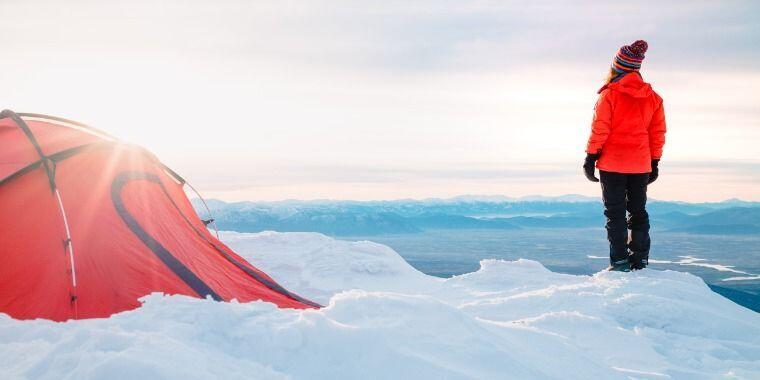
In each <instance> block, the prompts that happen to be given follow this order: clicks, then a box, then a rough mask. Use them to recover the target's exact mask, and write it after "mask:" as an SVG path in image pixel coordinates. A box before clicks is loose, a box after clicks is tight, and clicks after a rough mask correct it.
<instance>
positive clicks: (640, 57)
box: [612, 40, 649, 74]
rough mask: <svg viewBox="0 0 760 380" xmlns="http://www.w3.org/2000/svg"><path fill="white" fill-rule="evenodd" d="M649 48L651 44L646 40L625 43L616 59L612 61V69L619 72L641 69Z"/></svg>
mask: <svg viewBox="0 0 760 380" xmlns="http://www.w3.org/2000/svg"><path fill="white" fill-rule="evenodd" d="M647 48H649V44H647V42H646V41H644V40H637V41H636V42H634V43H632V44H630V45H624V46H623V47H621V48H620V50H618V52H617V54H616V55H615V60H614V61H612V69H613V70H615V71H616V72H617V73H618V74H623V73H630V72H634V71H639V69H640V68H641V62H642V61H644V54H645V53H646V52H647Z"/></svg>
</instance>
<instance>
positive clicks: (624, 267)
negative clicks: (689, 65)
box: [583, 40, 666, 272]
mask: <svg viewBox="0 0 760 380" xmlns="http://www.w3.org/2000/svg"><path fill="white" fill-rule="evenodd" d="M647 49H648V44H647V43H646V41H643V40H638V41H636V42H634V43H632V44H630V45H625V46H623V47H621V48H620V50H619V51H618V52H617V54H616V55H615V59H614V61H613V63H612V67H611V68H610V72H609V75H608V76H607V79H606V81H605V82H606V83H605V84H604V86H602V88H601V89H599V91H598V94H599V99H598V100H597V102H596V106H595V107H594V119H593V122H592V123H591V136H590V137H589V139H588V144H587V145H586V160H585V162H584V164H583V170H584V173H585V175H586V178H588V180H589V181H592V182H600V180H601V185H602V200H603V202H604V215H605V216H606V217H607V224H606V226H605V227H606V229H607V240H608V241H609V243H610V266H609V268H607V269H608V270H612V271H623V272H628V271H630V270H639V269H644V268H646V266H647V264H648V260H649V248H650V245H651V241H650V237H649V214H648V213H647V210H646V202H647V186H648V185H649V184H651V183H652V182H654V181H656V180H657V178H658V176H659V167H658V166H659V162H660V158H661V157H662V150H663V146H664V145H665V132H666V128H665V112H664V109H663V102H662V98H661V97H660V96H659V95H658V94H657V93H656V92H654V90H652V86H651V85H650V84H649V83H646V82H644V80H643V78H642V76H641V73H640V72H639V69H640V68H641V63H642V62H643V60H644V54H645V53H646V52H647ZM595 167H596V168H598V169H599V178H596V176H595V175H594V174H595V172H594V169H595ZM626 211H627V212H628V218H627V219H626ZM628 230H630V237H629V233H628Z"/></svg>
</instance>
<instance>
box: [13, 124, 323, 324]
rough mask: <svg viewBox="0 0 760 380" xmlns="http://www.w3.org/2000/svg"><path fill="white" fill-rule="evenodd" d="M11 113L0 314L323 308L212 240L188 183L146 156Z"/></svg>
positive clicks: (136, 149) (62, 316) (128, 147)
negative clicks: (165, 297)
mask: <svg viewBox="0 0 760 380" xmlns="http://www.w3.org/2000/svg"><path fill="white" fill-rule="evenodd" d="M9 115H10V114H9V113H7V112H4V113H3V114H2V115H0V117H1V116H5V117H3V118H0V144H2V149H0V312H2V313H6V314H8V315H10V316H11V317H13V318H17V319H33V318H46V319H52V320H56V321H64V320H68V319H81V318H96V317H107V316H110V315H111V314H114V313H117V312H120V311H124V310H130V309H134V308H136V307H139V306H140V301H139V298H140V297H142V296H145V295H147V294H150V293H152V292H163V293H165V294H183V295H188V296H194V297H210V298H212V299H215V300H220V301H229V300H232V299H237V300H238V301H240V302H247V301H254V300H264V301H268V302H272V303H274V304H276V305H278V306H280V307H286V308H316V307H319V305H318V304H316V303H314V302H311V301H309V300H306V299H304V298H302V297H300V296H298V295H296V294H293V293H291V292H289V291H288V290H286V289H284V288H283V287H282V286H280V285H279V284H277V282H276V281H275V280H273V279H272V278H271V277H269V276H268V275H267V274H266V273H264V272H262V271H261V270H259V269H257V268H256V267H254V266H253V265H251V264H250V263H248V262H247V261H246V260H245V259H243V258H242V257H240V256H239V255H237V254H236V253H235V252H233V251H232V250H231V249H230V248H229V247H227V246H226V245H224V244H223V243H222V242H220V241H219V240H218V239H216V238H215V237H214V236H213V235H212V234H211V233H210V232H209V231H208V229H207V228H206V226H205V225H204V223H203V221H201V219H200V218H199V217H198V215H197V214H196V213H195V211H194V209H193V207H192V205H191V203H190V201H189V200H188V198H187V196H186V195H185V193H184V189H183V186H184V185H185V183H184V180H183V179H182V178H180V177H179V176H177V175H175V174H174V172H173V171H171V170H170V169H168V168H166V167H165V166H164V165H163V164H162V163H161V162H160V161H158V160H157V159H156V158H155V156H153V155H152V154H151V153H150V152H148V151H147V150H145V149H143V148H140V147H137V146H132V145H125V144H122V143H120V142H118V141H115V140H112V139H109V138H107V137H103V136H99V135H97V134H93V133H90V132H89V131H87V130H86V129H81V128H74V127H72V126H69V125H65V124H64V123H60V122H58V121H56V120H45V119H40V118H28V117H27V118H24V117H22V118H18V119H16V120H14V119H13V118H11V117H9ZM21 115H23V114H21ZM19 120H20V121H21V124H25V125H26V126H28V130H29V131H31V133H32V138H33V139H34V140H36V142H37V145H38V146H39V148H40V151H41V152H42V157H41V156H40V154H39V152H38V151H37V150H36V148H35V146H34V144H33V142H32V141H31V140H30V138H29V136H27V135H26V134H25V133H24V131H23V130H22V126H20V125H18V124H19V123H18V121H19ZM45 164H47V166H48V167H49V168H50V169H46V168H45ZM48 173H50V174H48ZM51 176H52V177H51ZM50 178H52V181H51V180H50Z"/></svg>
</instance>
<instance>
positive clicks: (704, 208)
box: [193, 195, 760, 236]
mask: <svg viewBox="0 0 760 380" xmlns="http://www.w3.org/2000/svg"><path fill="white" fill-rule="evenodd" d="M206 203H207V205H208V208H209V210H210V214H209V211H208V210H206V209H205V206H203V204H202V202H200V201H199V200H198V199H195V200H193V205H194V206H195V207H196V210H197V211H198V213H199V214H200V215H201V217H202V218H209V217H210V215H211V216H213V218H214V219H215V220H216V224H217V228H219V229H221V230H232V231H239V232H259V231H266V230H275V231H283V232H290V231H309V232H320V233H324V234H327V235H333V236H351V235H357V236H358V235H365V236H366V235H378V234H398V233H416V232H421V231H424V230H430V229H468V228H470V229H520V228H522V229H525V228H586V227H589V228H590V227H600V226H602V225H603V224H604V215H603V206H602V204H601V201H600V200H599V199H598V198H591V197H585V196H580V195H565V196H560V197H546V196H530V197H523V198H509V197H500V196H495V197H494V196H461V197H456V198H450V199H424V200H395V201H331V200H314V201H298V200H288V201H278V202H234V203H227V202H224V201H220V200H215V199H211V200H208V201H207V202H206ZM648 211H649V214H650V218H651V220H652V225H653V226H654V228H657V229H658V230H664V231H670V232H681V233H689V234H725V235H740V234H760V202H746V201H741V200H737V199H731V200H727V201H724V202H710V203H686V202H672V201H657V200H652V201H650V203H649V205H648Z"/></svg>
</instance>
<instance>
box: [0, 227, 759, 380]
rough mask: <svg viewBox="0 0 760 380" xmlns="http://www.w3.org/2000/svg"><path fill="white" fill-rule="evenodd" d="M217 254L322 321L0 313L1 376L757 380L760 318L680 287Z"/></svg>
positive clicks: (224, 311) (220, 314)
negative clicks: (60, 319) (301, 300)
mask: <svg viewBox="0 0 760 380" xmlns="http://www.w3.org/2000/svg"><path fill="white" fill-rule="evenodd" d="M222 240H224V241H225V242H227V243H228V244H229V245H230V246H231V247H232V248H233V249H235V250H237V251H238V252H239V253H240V254H242V255H243V256H245V257H246V258H248V259H249V260H251V261H252V262H253V263H254V264H256V265H257V266H259V267H260V268H262V269H264V270H265V271H267V272H268V273H269V274H271V275H272V276H273V277H274V278H275V279H277V280H278V281H279V282H280V283H281V284H283V285H284V286H286V287H287V288H289V289H291V290H293V291H295V292H297V293H299V294H301V295H303V296H306V297H309V298H311V299H313V300H315V301H317V302H320V303H322V304H324V305H326V307H325V308H323V309H321V310H308V311H296V310H284V309H277V308H275V307H274V306H273V305H272V304H269V303H265V302H253V303H247V304H239V303H219V302H213V301H210V300H200V299H194V298H189V297H181V296H162V295H160V294H154V295H151V296H148V297H145V299H144V301H145V304H144V305H143V307H142V308H140V309H137V310H134V311H130V312H124V313H121V314H118V315H115V316H113V317H112V318H109V319H99V320H85V321H72V322H67V323H53V322H49V321H44V320H37V321H25V322H21V321H15V320H12V319H10V318H9V317H7V316H6V315H0V378H1V379H16V378H45V379H86V378H104V379H155V378H224V379H253V378H263V379H280V378H296V379H319V378H329V379H335V378H347V379H358V378H362V379H370V378H404V379H417V378H420V379H438V378H447V379H453V378H477V379H504V378H506V379H509V378H514V379H532V378H537V379H542V378H556V379H592V378H593V379H617V378H620V379H631V378H634V379H666V378H674V379H701V378H710V379H712V378H746V379H751V378H754V379H758V378H760V314H758V313H755V312H752V311H750V310H748V309H745V308H742V307H740V306H738V305H736V304H734V303H732V302H731V301H728V300H727V299H725V298H723V297H721V296H719V295H718V294H715V293H713V292H712V291H710V289H709V288H708V287H707V286H706V285H705V284H704V283H703V282H702V280H700V279H699V278H697V277H695V276H692V275H689V274H687V273H681V272H673V271H664V272H662V271H654V270H644V271H639V272H636V273H628V274H623V273H599V274H596V275H594V276H573V275H565V274H558V273H553V272H551V271H549V270H547V269H546V268H544V267H543V266H541V264H539V263H537V262H535V261H528V260H519V261H515V262H505V261H494V260H486V261H483V262H481V268H480V270H478V271H477V272H474V273H469V274H465V275H462V276H457V277H453V278H451V279H446V280H443V279H439V278H435V277H430V276H426V275H424V274H422V273H420V272H418V271H416V270H415V269H414V268H412V267H411V266H409V265H408V264H407V263H406V262H405V261H404V260H403V259H402V258H401V257H400V256H399V255H398V254H397V253H395V252H394V251H393V250H391V249H390V248H388V247H385V246H383V245H379V244H375V243H371V242H346V241H339V240H333V239H331V238H328V237H325V236H323V235H319V234H311V233H287V234H280V233H260V234H238V233H224V234H223V236H222Z"/></svg>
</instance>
